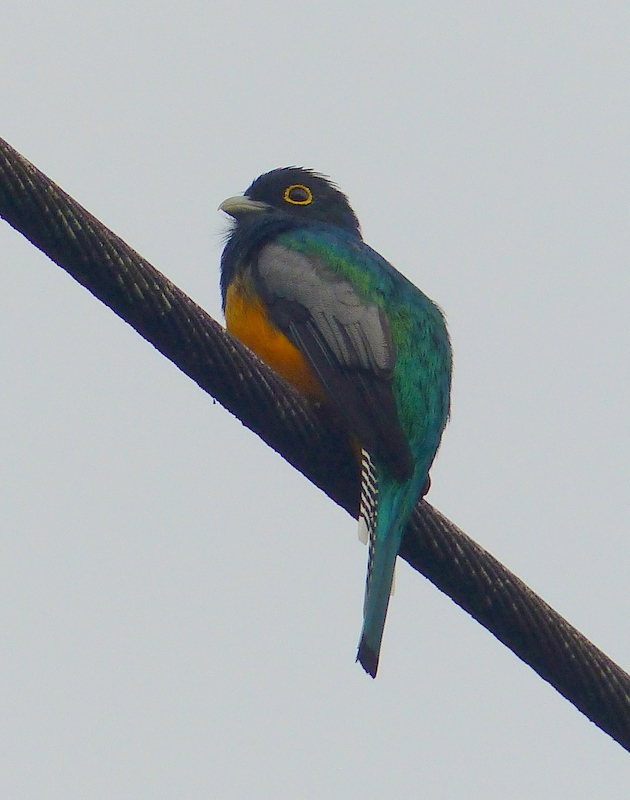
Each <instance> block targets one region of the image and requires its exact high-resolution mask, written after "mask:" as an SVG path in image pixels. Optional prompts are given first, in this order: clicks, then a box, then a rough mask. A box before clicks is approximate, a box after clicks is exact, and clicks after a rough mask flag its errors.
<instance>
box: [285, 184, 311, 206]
mask: <svg viewBox="0 0 630 800" xmlns="http://www.w3.org/2000/svg"><path fill="white" fill-rule="evenodd" d="M291 195H293V197H292V196H291ZM284 199H285V200H286V201H287V203H291V205H294V206H307V205H309V204H310V203H312V202H313V192H311V190H310V189H309V188H308V186H304V184H302V183H293V184H291V186H287V188H286V189H285V190H284Z"/></svg>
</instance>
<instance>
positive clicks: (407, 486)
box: [221, 168, 451, 676]
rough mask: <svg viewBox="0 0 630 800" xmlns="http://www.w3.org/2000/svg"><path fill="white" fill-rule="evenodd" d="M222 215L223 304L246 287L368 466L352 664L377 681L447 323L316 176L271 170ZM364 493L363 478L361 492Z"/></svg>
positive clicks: (436, 403)
mask: <svg viewBox="0 0 630 800" xmlns="http://www.w3.org/2000/svg"><path fill="white" fill-rule="evenodd" d="M222 208H223V209H224V210H225V211H227V212H228V213H230V214H232V216H234V217H235V219H236V220H237V224H236V226H235V227H234V230H233V232H232V234H231V236H230V239H229V241H228V243H227V245H226V248H225V251H224V255H223V259H222V277H221V285H222V291H223V296H224V302H225V299H226V296H227V295H228V289H229V286H230V285H231V284H232V282H233V281H235V280H237V279H240V278H242V277H243V276H246V278H247V280H248V281H249V284H250V285H251V286H253V287H255V291H256V292H257V294H258V297H259V298H260V301H261V303H262V306H263V307H264V309H265V313H267V314H268V316H269V319H270V320H271V322H272V323H273V324H274V325H275V326H276V327H277V329H278V330H279V331H282V333H283V334H284V335H285V336H286V337H287V339H289V341H291V342H292V343H293V344H294V345H295V346H296V347H297V348H298V349H299V350H300V352H301V353H302V354H303V356H304V358H305V359H306V361H307V362H308V363H309V364H310V366H311V368H312V370H313V372H314V373H315V375H316V376H317V379H318V380H319V382H320V384H321V386H322V387H323V389H324V392H325V394H326V396H327V397H328V399H329V401H330V403H331V405H332V406H333V407H335V408H336V410H337V412H338V413H339V414H340V415H341V417H342V418H343V419H345V420H346V423H347V425H348V428H349V429H350V431H352V433H353V434H354V435H355V436H356V437H357V438H358V439H359V441H360V443H361V445H362V447H363V449H364V450H365V451H367V453H369V456H370V458H371V461H372V464H373V470H374V474H375V475H376V479H377V480H376V483H377V484H378V496H377V497H376V494H374V492H373V493H372V496H373V499H375V501H376V502H377V505H376V515H375V520H373V521H374V525H373V529H372V530H371V531H370V556H369V569H368V577H367V585H366V594H365V603H364V624H363V631H362V634H361V642H360V645H359V652H358V659H359V661H360V662H361V664H362V665H363V667H364V668H365V669H366V670H367V671H368V672H369V673H370V674H371V675H372V676H374V675H375V674H376V670H377V667H378V657H379V651H380V645H381V639H382V633H383V626H384V623H385V616H386V613H387V606H388V602H389V595H390V591H391V583H392V578H393V572H394V565H395V561H396V556H397V553H398V549H399V547H400V542H401V539H402V535H403V531H404V527H405V524H406V522H407V519H408V517H409V515H410V513H411V510H412V508H413V506H414V504H415V502H416V500H417V499H418V496H419V495H420V493H421V491H422V490H423V488H424V487H425V486H426V485H427V484H428V472H429V468H430V466H431V463H432V461H433V458H434V457H435V453H436V451H437V448H438V446H439V442H440V438H441V435H442V431H443V429H444V426H445V424H446V420H447V417H448V409H449V392H450V380H451V350H450V344H449V339H448V334H447V331H446V326H445V323H444V318H443V316H442V313H441V312H440V310H439V309H438V307H437V306H436V305H435V304H434V303H433V302H432V301H431V300H429V298H428V297H426V295H424V294H423V293H422V292H421V291H420V290H419V289H417V288H416V287H415V286H414V285H413V284H411V283H410V282H409V281H408V280H407V279H406V278H405V277H404V276H402V275H401V274H400V273H399V272H398V271H397V270H395V269H394V267H392V265H391V264H389V262H387V261H386V260H385V259H383V258H382V257H381V256H380V255H379V254H378V253H376V252H375V251H374V250H372V249H371V248H370V247H368V246H367V245H366V244H365V243H364V242H363V240H362V238H361V234H360V231H359V226H358V222H357V220H356V217H355V215H354V212H353V211H352V209H351V208H350V206H349V204H348V202H347V200H346V198H345V196H344V195H343V194H341V192H339V191H338V190H337V189H336V187H334V186H333V185H332V184H330V183H329V182H328V181H327V180H326V179H324V178H323V177H322V176H319V175H317V174H315V173H312V172H310V171H308V170H301V169H297V168H288V169H284V170H274V171H273V172H271V173H268V174H267V175H263V176H261V177H260V178H258V179H257V180H256V181H255V182H254V183H253V184H252V186H251V187H250V188H249V189H248V190H247V192H246V194H245V197H244V198H232V199H231V200H229V201H226V202H225V203H224V204H223V206H222ZM366 463H368V462H366ZM370 485H371V483H370V482H369V481H367V472H366V473H365V475H364V490H366V491H367V488H368V487H369V486H370ZM368 499H369V498H368Z"/></svg>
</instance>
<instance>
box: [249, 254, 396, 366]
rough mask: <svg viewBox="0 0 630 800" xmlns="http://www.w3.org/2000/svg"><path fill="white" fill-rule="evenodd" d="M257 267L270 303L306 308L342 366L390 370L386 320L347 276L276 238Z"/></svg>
mask: <svg viewBox="0 0 630 800" xmlns="http://www.w3.org/2000/svg"><path fill="white" fill-rule="evenodd" d="M257 266H258V274H259V276H260V279H261V280H262V282H263V284H264V290H265V294H267V296H268V298H269V300H271V302H272V304H273V303H274V301H275V302H276V303H277V301H285V302H286V303H288V304H290V305H292V304H294V303H295V304H299V305H300V306H302V307H303V308H304V309H306V310H307V311H308V314H309V316H310V318H311V320H312V324H313V325H314V326H315V327H316V328H317V331H318V332H319V334H320V335H321V336H322V337H323V339H324V340H325V342H326V344H327V345H328V347H330V349H331V351H332V352H333V354H334V356H335V357H336V358H337V359H338V361H339V363H340V364H341V365H343V366H344V367H348V368H350V369H365V370H370V371H372V372H375V373H377V374H378V375H381V376H387V377H388V376H389V375H391V371H392V369H393V366H394V358H395V356H394V347H393V343H392V338H391V333H390V328H389V323H388V321H387V319H386V317H385V315H384V314H383V312H382V311H381V309H380V308H379V307H378V306H377V305H366V304H365V303H364V302H363V301H362V300H361V299H360V298H359V296H358V295H357V293H356V292H355V290H354V289H353V287H352V285H351V284H350V282H349V281H348V280H347V279H345V278H344V277H343V276H341V275H338V274H336V273H335V272H333V271H332V270H330V269H327V268H326V267H325V266H324V265H322V264H320V263H319V262H318V261H316V260H315V259H312V258H309V257H307V256H305V255H303V254H302V253H297V252H295V251H294V250H289V249H288V248H286V247H283V246H282V245H279V244H275V243H271V244H268V245H266V246H265V247H264V248H263V249H262V251H261V252H260V255H259V257H258V265H257ZM282 327H285V326H284V325H282ZM286 327H288V325H287V326H286Z"/></svg>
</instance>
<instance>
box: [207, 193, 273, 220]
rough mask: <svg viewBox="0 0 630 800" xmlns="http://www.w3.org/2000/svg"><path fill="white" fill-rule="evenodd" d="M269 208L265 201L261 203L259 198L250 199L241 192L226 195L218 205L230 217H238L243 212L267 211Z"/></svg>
mask: <svg viewBox="0 0 630 800" xmlns="http://www.w3.org/2000/svg"><path fill="white" fill-rule="evenodd" d="M270 208H271V206H269V205H268V204H267V203H262V202H261V201H260V200H250V199H249V197H245V195H243V194H239V195H237V196H236V197H228V199H227V200H224V201H223V202H222V203H221V205H220V206H219V211H225V213H226V214H229V215H230V216H231V217H234V218H235V219H238V218H239V217H241V216H242V215H243V214H251V213H253V212H258V213H260V212H261V211H268V210H269V209H270Z"/></svg>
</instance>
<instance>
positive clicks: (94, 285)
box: [0, 139, 630, 750]
mask: <svg viewBox="0 0 630 800" xmlns="http://www.w3.org/2000/svg"><path fill="white" fill-rule="evenodd" d="M0 216H1V217H3V218H4V219H5V220H6V221H7V222H8V223H9V224H10V225H12V226H13V227H14V228H15V229H16V230H18V231H19V232H20V233H22V234H23V235H24V236H25V237H26V238H27V239H28V240H29V241H30V242H32V243H33V244H34V245H35V246H36V247H38V248H39V249H40V250H42V251H43V252H44V253H46V255H48V256H49V257H50V258H51V259H52V260H53V261H55V262H56V263H57V264H58V265H59V266H60V267H62V268H63V269H65V270H66V271H67V272H68V273H69V274H70V275H72V277H74V278H75V279H76V280H77V281H79V283H81V284H82V285H83V286H85V287H86V288H87V289H89V291H90V292H92V294H94V295H95V296H96V297H97V298H98V299H99V300H101V301H102V302H103V303H105V304H106V305H107V306H109V307H110V308H111V309H112V310H113V311H114V312H115V313H116V314H118V315H119V316H120V317H122V319H124V320H125V321H126V322H128V323H129V324H130V325H131V326H132V327H133V328H135V330H136V331H138V333H139V334H140V335H141V336H143V337H144V338H145V339H147V341H149V342H151V344H153V345H154V346H155V347H156V348H157V349H158V350H159V351H160V352H162V353H163V354H164V355H165V356H166V357H167V358H168V359H170V360H171V361H172V362H173V363H174V364H175V365H176V366H177V367H179V369H181V370H182V371H183V372H185V373H186V374H187V375H188V376H189V377H191V378H192V379H193V380H194V381H195V382H196V383H197V384H198V385H199V386H200V387H201V388H202V389H204V391H206V392H208V393H209V394H210V395H212V396H213V397H214V398H216V399H217V400H218V401H219V402H220V403H221V404H222V405H223V406H225V408H227V409H228V410H229V411H230V412H232V413H233V414H234V415H235V416H237V417H238V418H239V419H240V420H241V421H242V422H243V424H244V425H246V426H247V427H248V428H250V429H251V430H253V431H254V432H255V433H257V434H258V435H259V436H260V437H261V438H262V439H263V440H264V441H265V442H267V444H269V445H270V446H271V447H273V448H274V449H275V450H276V451H277V452H278V453H280V455H282V456H283V457H284V458H285V459H287V460H288V461H289V462H290V463H291V464H292V465H293V466H294V467H295V468H296V469H298V470H299V471H300V472H302V473H303V474H304V475H305V476H306V477H307V478H308V479H309V480H311V481H312V482H313V483H315V484H316V485H317V486H319V487H320V488H321V489H322V490H323V491H324V492H326V494H328V495H329V497H331V499H333V500H334V501H335V502H336V503H338V504H339V505H341V506H342V507H343V508H345V509H346V510H347V511H348V512H349V513H350V514H352V515H353V516H355V517H356V516H357V513H358V503H359V475H358V468H357V464H356V459H355V454H354V452H353V450H352V447H351V446H350V443H349V440H348V436H347V433H346V432H345V431H344V429H343V427H342V425H341V423H340V422H339V421H338V420H336V419H335V418H333V417H331V415H330V413H329V412H327V411H326V410H325V409H322V408H319V407H315V406H313V405H311V404H310V403H308V402H307V401H306V400H305V399H304V398H302V397H301V396H300V395H298V394H297V393H296V392H295V391H294V390H293V389H292V388H291V387H290V386H288V384H286V383H285V382H284V381H283V380H282V378H280V377H279V376H278V375H276V374H275V373H274V372H273V371H272V370H270V369H269V368H268V367H267V366H266V365H265V364H263V363H262V362H261V361H260V360H259V359H258V358H257V357H256V356H254V355H253V354H252V353H251V352H250V351H249V350H248V349H247V348H246V347H244V346H243V345H242V344H240V342H238V341H237V340H236V339H234V338H233V337H232V336H230V334H229V333H227V331H225V330H224V328H222V327H221V325H219V324H218V323H217V322H216V321H215V320H213V319H212V318H211V317H210V316H209V315H208V314H207V313H206V312H205V311H204V310H203V309H202V308H200V307H199V306H197V305H196V304H195V303H194V302H193V301H192V300H191V299H190V298H189V297H188V296H187V295H186V294H184V292H182V291H181V290H180V289H178V288H177V286H175V285H174V284H173V283H171V281H169V280H168V278H166V277H165V276H164V275H162V274H161V273H160V272H158V271H157V270H156V269H155V268H154V267H152V266H151V264H149V263H148V262H147V261H146V260H145V259H144V258H142V257H141V256H140V255H138V253H136V252H135V251H134V250H133V249H132V248H130V247H129V246H128V245H127V244H125V242H123V241H122V239H120V238H119V237H118V236H116V235H115V234H114V233H113V232H112V231H110V230H109V229H108V228H106V227H105V226H104V225H103V224H102V223H101V222H99V221H98V220H97V219H96V218H95V217H93V216H92V215H91V214H90V213H89V212H87V211H86V210H85V209H84V208H82V207H81V206H80V205H79V204H78V203H77V202H76V201H75V200H73V199H72V198H71V197H70V196H69V195H67V194H66V193H65V192H64V191H63V190H61V189H60V188H59V187H58V186H57V185H56V184H55V183H53V182H52V181H51V180H50V179H49V178H47V177H46V176H45V175H44V174H43V173H41V172H40V171H39V170H38V169H37V168H36V167H34V166H33V165H32V164H31V163H30V162H28V161H27V160H26V159H25V158H23V157H22V156H21V155H20V154H19V153H17V152H16V151H15V150H14V149H13V148H12V147H10V145H8V144H7V143H6V142H4V141H3V140H1V139H0ZM400 555H401V557H402V558H404V559H405V560H406V561H408V562H409V564H410V565H411V566H412V567H413V568H414V569H416V570H417V571H418V572H421V573H422V574H423V575H425V576H426V577H427V578H428V579H429V580H430V581H432V583H434V584H435V585H436V586H437V587H438V588H439V589H440V590H441V591H443V592H444V593H445V594H447V595H448V596H449V597H451V598H452V599H453V600H454V602H456V603H457V604H458V605H460V606H461V607H462V608H463V609H465V610H466V611H467V612H468V613H469V614H471V615H472V616H473V617H474V618H475V619H476V620H477V621H478V622H479V623H480V624H482V625H483V626H484V627H486V628H487V629H488V630H489V631H490V632H491V633H492V634H493V635H494V636H496V637H497V638H498V639H499V640H500V641H501V642H503V644H505V645H506V646H507V647H509V648H510V649H511V650H512V651H513V652H514V653H515V654H516V655H517V656H518V657H519V658H521V659H522V660H523V661H524V662H525V663H526V664H529V665H530V666H531V667H532V669H534V670H535V671H536V672H537V673H538V674H539V675H540V676H541V677H542V678H544V679H545V680H546V681H548V682H549V683H550V684H551V685H552V686H554V687H555V688H556V689H557V690H558V691H559V692H560V693H561V694H562V695H564V697H566V698H567V699H568V700H569V701H570V702H571V703H573V704H574V705H575V706H576V707H577V708H578V709H579V710H580V711H582V713H584V714H585V715H586V716H587V717H588V718H589V719H591V720H592V721H593V722H594V723H595V724H596V725H598V726H599V727H600V728H601V729H602V730H604V731H606V732H607V733H608V734H609V735H610V736H611V737H612V738H613V739H615V740H616V741H617V742H619V744H621V745H622V747H624V748H625V749H627V750H630V675H628V674H627V673H626V672H624V671H623V670H622V669H621V668H620V667H619V666H618V665H617V664H615V663H614V662H613V661H612V660H611V659H610V658H608V656H606V655H605V654H604V653H603V652H602V651H601V650H599V649H598V648H597V647H596V646H595V645H594V644H593V643H592V642H590V641H589V640H588V639H587V638H586V637H584V636H583V635H582V634H581V633H580V632H579V631H577V630H576V629H575V628H574V627H573V626H571V625H570V624H569V623H568V622H567V621H566V620H565V619H564V618H563V617H561V616H560V615H559V614H558V613H557V612H556V611H554V610H553V609H552V608H551V607H550V606H549V605H548V604H547V603H545V601H544V600H542V599H541V598H540V597H538V596H537V595H536V594H535V593H534V592H533V591H532V590H531V589H529V587H528V586H526V585H525V584H524V583H523V582H522V581H521V580H520V579H519V578H517V577H516V576H515V575H513V574H512V573H511V572H510V571H509V570H507V569H506V568H505V567H504V566H503V565H502V564H501V563H500V562H498V561H497V560H496V559H495V558H494V557H493V556H492V555H490V553H488V552H486V551H485V550H484V549H483V548H482V547H480V546H479V545H478V544H476V543H475V542H474V541H473V540H472V539H470V538H469V537H468V536H467V535H466V534H465V533H463V532H462V531H460V530H459V528H457V526H456V525H454V524H453V523H452V522H450V520H448V519H447V518H446V517H444V516H443V515H442V514H440V512H439V511H437V510H436V509H435V508H433V507H432V506H431V505H430V504H429V503H427V502H426V501H425V500H421V501H419V502H418V504H417V506H416V509H415V511H414V514H413V517H412V519H411V521H410V523H409V525H408V527H407V530H406V532H405V537H404V540H403V543H402V547H401V550H400Z"/></svg>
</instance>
